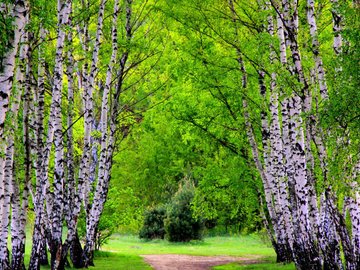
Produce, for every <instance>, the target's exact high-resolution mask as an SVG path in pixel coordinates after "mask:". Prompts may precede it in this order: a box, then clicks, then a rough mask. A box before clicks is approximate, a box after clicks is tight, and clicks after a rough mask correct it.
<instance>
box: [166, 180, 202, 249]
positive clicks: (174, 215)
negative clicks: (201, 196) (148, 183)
mask: <svg viewBox="0 0 360 270" xmlns="http://www.w3.org/2000/svg"><path fill="white" fill-rule="evenodd" d="M194 193H195V188H194V186H193V184H192V183H191V182H190V180H186V181H185V182H183V183H182V185H181V186H180V188H179V190H178V191H177V192H176V194H175V195H174V197H173V198H172V200H171V202H170V204H169V205H167V211H166V218H165V220H164V225H165V233H166V234H165V236H166V238H167V239H168V240H169V241H170V242H188V241H190V240H200V239H202V237H203V229H204V221H203V219H202V218H201V217H198V218H195V217H194V215H193V213H192V210H191V202H192V200H193V198H194Z"/></svg>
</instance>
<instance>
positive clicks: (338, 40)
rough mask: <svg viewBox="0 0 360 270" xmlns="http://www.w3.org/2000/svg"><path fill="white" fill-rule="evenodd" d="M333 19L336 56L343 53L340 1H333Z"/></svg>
mask: <svg viewBox="0 0 360 270" xmlns="http://www.w3.org/2000/svg"><path fill="white" fill-rule="evenodd" d="M332 5H333V7H332V11H331V13H332V17H333V31H334V43H333V48H334V52H335V54H336V55H339V54H341V52H342V37H341V30H342V26H341V22H342V17H341V14H340V12H339V1H338V0H332Z"/></svg>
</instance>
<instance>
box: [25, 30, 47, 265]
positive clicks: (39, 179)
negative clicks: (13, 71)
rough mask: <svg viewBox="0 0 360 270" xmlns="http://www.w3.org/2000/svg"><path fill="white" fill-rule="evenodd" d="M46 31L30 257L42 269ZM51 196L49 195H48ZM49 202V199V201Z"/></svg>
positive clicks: (41, 59)
mask: <svg viewBox="0 0 360 270" xmlns="http://www.w3.org/2000/svg"><path fill="white" fill-rule="evenodd" d="M45 37H46V31H45V29H44V28H43V27H41V28H40V42H41V43H40V45H39V49H38V78H37V87H36V91H35V100H36V103H37V106H36V110H35V114H36V116H35V118H36V122H35V123H36V124H35V127H36V172H35V175H36V190H35V195H34V198H33V200H34V209H35V222H34V230H33V239H32V251H31V256H30V264H29V268H31V269H39V268H40V262H41V261H40V260H41V258H40V256H41V251H43V249H44V248H45V247H44V245H43V243H44V242H45V232H44V226H45V219H47V218H46V216H45V215H46V214H45V196H46V195H45V194H47V192H46V186H47V184H46V179H45V178H44V177H43V173H44V170H43V167H42V166H43V160H44V157H45V156H44V153H43V151H44V149H45V148H44V142H43V139H44V138H43V137H44V136H43V134H44V98H45V78H44V76H45V59H44V47H45ZM47 196H49V195H47ZM47 201H49V199H47Z"/></svg>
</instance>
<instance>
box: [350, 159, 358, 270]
mask: <svg viewBox="0 0 360 270" xmlns="http://www.w3.org/2000/svg"><path fill="white" fill-rule="evenodd" d="M359 179H360V161H358V162H357V163H356V164H355V167H354V172H353V182H352V183H351V188H352V191H353V194H352V196H351V197H350V198H349V199H350V203H349V207H348V209H349V213H350V219H351V232H352V244H353V246H354V253H355V254H354V256H355V258H356V261H357V262H358V264H360V188H359ZM359 266H360V265H358V267H359Z"/></svg>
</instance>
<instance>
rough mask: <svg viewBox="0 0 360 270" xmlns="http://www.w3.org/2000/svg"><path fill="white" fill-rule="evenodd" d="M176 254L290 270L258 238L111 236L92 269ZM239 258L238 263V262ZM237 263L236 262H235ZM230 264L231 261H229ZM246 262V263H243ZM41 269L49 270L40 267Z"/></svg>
mask: <svg viewBox="0 0 360 270" xmlns="http://www.w3.org/2000/svg"><path fill="white" fill-rule="evenodd" d="M30 246H31V243H27V255H26V261H28V259H29V253H30ZM150 254H151V255H161V254H179V255H192V256H218V257H221V256H231V257H238V258H242V259H246V260H247V262H254V261H258V262H259V264H251V265H240V264H239V263H237V262H235V263H230V264H227V265H222V266H216V267H214V268H213V269H214V270H242V269H246V270H249V269H254V270H260V269H266V270H268V269H269V270H271V269H275V270H293V269H295V267H294V266H293V265H285V266H284V265H278V264H275V263H274V261H275V253H274V251H273V249H272V248H271V247H270V246H269V245H268V244H267V243H265V242H264V241H262V240H261V239H260V237H259V236H258V235H247V236H232V237H209V238H205V239H204V240H202V241H191V242H189V243H170V242H168V241H165V240H153V241H144V240H140V239H138V238H137V237H136V236H128V235H125V236H124V235H113V236H112V237H111V238H110V239H109V241H108V242H107V243H106V244H105V245H104V246H103V247H102V249H101V251H99V252H97V253H96V255H95V267H91V269H92V270H118V269H119V270H120V269H121V270H122V269H123V270H150V269H152V268H151V267H150V266H149V265H148V264H146V263H145V262H144V258H143V257H142V256H141V255H150ZM242 259H241V260H242ZM196 260H198V259H197V258H194V261H196ZM239 261H240V259H239ZM229 262H231V261H229ZM245 262H246V261H245ZM41 269H42V270H47V269H50V268H49V267H42V268H41Z"/></svg>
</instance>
